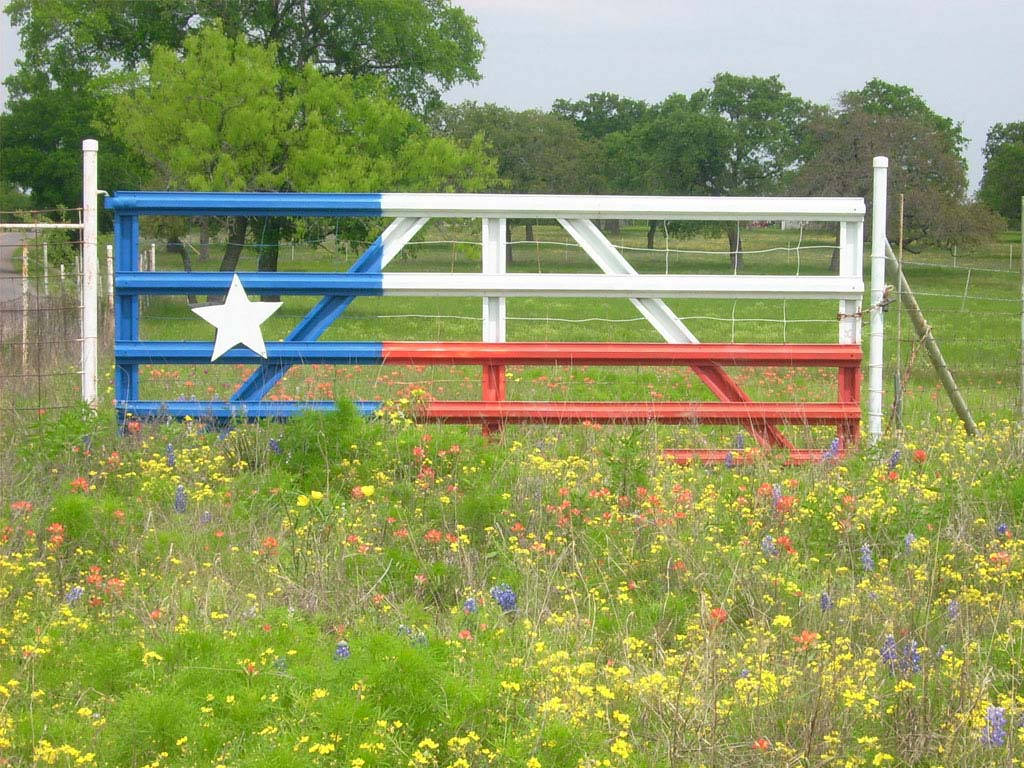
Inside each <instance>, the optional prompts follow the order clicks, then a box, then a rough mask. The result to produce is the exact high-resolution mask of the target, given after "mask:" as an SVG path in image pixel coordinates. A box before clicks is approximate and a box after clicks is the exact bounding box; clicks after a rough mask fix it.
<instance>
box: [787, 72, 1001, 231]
mask: <svg viewBox="0 0 1024 768" xmlns="http://www.w3.org/2000/svg"><path fill="white" fill-rule="evenodd" d="M872 82H879V81H872ZM869 85H871V84H870V83H869ZM891 90H892V91H894V92H897V93H901V94H902V93H905V91H908V90H909V89H904V88H902V87H896V86H894V87H892V89H891ZM886 92H888V91H886ZM860 93H861V92H859V91H858V92H854V94H855V95H854V96H851V95H850V94H844V95H843V96H842V97H841V99H840V108H839V109H838V110H837V111H835V112H832V113H829V114H827V115H824V116H822V117H820V118H818V119H816V120H814V121H812V125H811V126H810V130H811V141H812V145H813V153H812V155H811V157H810V158H809V159H808V160H807V161H806V162H805V163H804V165H803V166H802V167H801V168H800V171H799V173H798V174H797V176H796V178H795V179H794V180H793V183H792V185H791V186H790V190H791V191H792V192H793V193H795V194H815V195H850V196H856V197H863V198H865V200H867V201H868V213H869V219H870V210H871V208H870V201H871V193H872V162H871V161H872V158H873V157H875V156H878V155H885V156H887V157H888V158H889V190H890V191H889V196H888V199H889V210H888V213H887V221H888V223H889V228H890V231H895V229H896V228H897V227H898V226H899V218H898V217H899V197H900V194H903V196H904V243H905V244H906V245H907V246H908V247H910V248H911V249H916V248H919V247H920V246H922V245H925V244H932V245H938V246H940V247H947V248H952V247H953V246H955V245H961V246H962V245H966V244H970V243H972V242H977V241H979V240H981V239H984V238H986V237H989V236H990V235H991V234H992V232H994V231H995V229H996V228H997V227H998V221H997V219H996V218H995V217H993V216H992V215H991V214H990V213H988V212H987V209H985V208H984V207H983V206H979V205H976V204H969V203H967V201H966V190H967V175H966V163H965V162H964V159H963V157H962V156H961V155H960V154H959V152H958V151H957V149H956V147H957V144H956V142H955V141H954V138H955V136H954V134H955V132H956V131H952V130H950V128H949V126H950V125H952V121H946V120H945V119H943V118H941V116H936V115H935V114H934V113H933V112H931V110H930V109H929V108H928V107H927V105H925V104H924V102H923V101H921V100H920V98H919V97H917V96H916V94H913V92H912V91H910V93H911V94H913V98H908V99H906V100H905V102H903V103H910V104H912V105H915V106H914V108H913V109H906V108H903V107H900V108H898V109H894V110H893V111H892V112H886V111H883V110H882V108H881V106H879V104H880V103H881V102H873V104H872V106H871V107H870V109H865V108H864V107H863V103H864V101H863V99H862V98H861V97H860V96H859V95H857V94H860ZM921 105H923V106H921ZM957 130H958V129H957Z"/></svg>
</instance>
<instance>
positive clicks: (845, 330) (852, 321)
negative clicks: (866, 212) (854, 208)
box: [839, 221, 864, 344]
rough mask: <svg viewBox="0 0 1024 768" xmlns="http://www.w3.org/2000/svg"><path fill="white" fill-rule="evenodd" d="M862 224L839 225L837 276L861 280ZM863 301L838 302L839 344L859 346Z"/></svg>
mask: <svg viewBox="0 0 1024 768" xmlns="http://www.w3.org/2000/svg"><path fill="white" fill-rule="evenodd" d="M863 261H864V223H863V222H853V221H847V222H840V224H839V274H840V276H842V277H853V278H857V279H863V277H862V275H863V270H864V264H863ZM862 304H863V299H862V297H861V296H858V297H857V298H855V299H843V300H841V301H840V302H839V314H840V319H839V343H840V344H860V341H861V328H862V326H863V323H862V321H861V317H860V311H861V305H862Z"/></svg>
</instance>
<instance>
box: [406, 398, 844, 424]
mask: <svg viewBox="0 0 1024 768" xmlns="http://www.w3.org/2000/svg"><path fill="white" fill-rule="evenodd" d="M417 416H418V417H419V418H420V419H421V420H423V421H441V422H448V423H452V424H495V423H532V424H563V423H580V422H585V421H587V422H593V423H601V424H627V423H634V424H635V423H643V422H649V421H657V422H661V423H664V424H697V423H701V424H740V425H745V426H754V425H764V424H794V423H795V424H834V425H840V424H844V423H846V422H849V421H851V420H853V419H860V406H859V405H854V404H844V403H763V402H756V403H755V402H732V403H663V402H647V403H609V402H500V403H499V402H472V401H468V402H467V401H450V400H449V401H435V402H431V403H427V404H426V405H424V406H423V407H422V409H421V410H420V411H419V412H418V413H417Z"/></svg>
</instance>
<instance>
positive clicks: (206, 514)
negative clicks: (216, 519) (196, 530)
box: [199, 509, 213, 525]
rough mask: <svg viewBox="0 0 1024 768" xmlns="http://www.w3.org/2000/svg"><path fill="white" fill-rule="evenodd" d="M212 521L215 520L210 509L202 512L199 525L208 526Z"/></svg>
mask: <svg viewBox="0 0 1024 768" xmlns="http://www.w3.org/2000/svg"><path fill="white" fill-rule="evenodd" d="M212 519H213V513H212V512H210V510H208V509H204V510H203V511H202V512H200V513H199V524H200V525H207V524H208V523H209V522H210V520H212Z"/></svg>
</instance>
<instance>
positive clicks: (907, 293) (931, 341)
mask: <svg viewBox="0 0 1024 768" xmlns="http://www.w3.org/2000/svg"><path fill="white" fill-rule="evenodd" d="M885 254H886V256H887V257H888V258H887V259H886V262H885V265H886V271H887V273H888V276H889V279H891V280H894V281H896V282H897V285H898V286H899V287H898V293H899V295H900V300H901V301H902V302H903V308H904V309H906V310H907V314H908V315H910V320H911V321H912V322H913V323H914V330H915V331H916V332H917V338H918V339H920V340H921V342H922V343H923V344H924V348H925V350H926V351H927V352H928V357H929V358H930V359H931V361H932V367H934V368H935V372H936V373H937V374H938V376H939V381H941V382H942V386H943V388H944V389H945V390H946V394H947V395H948V396H949V401H950V402H951V403H952V404H953V408H954V409H955V410H956V413H957V416H959V417H960V421H962V422H963V423H964V429H965V430H966V431H967V434H968V435H970V436H971V437H974V436H975V435H977V434H978V426H977V424H975V423H974V417H973V416H971V410H970V409H969V408H968V407H967V403H966V402H965V401H964V398H963V395H962V394H960V389H959V387H957V385H956V379H954V378H953V372H952V371H950V370H949V366H948V365H946V360H945V358H944V357H943V356H942V351H941V350H940V349H939V344H938V342H936V341H935V337H934V336H933V335H932V327H931V326H930V325H928V322H927V321H926V320H925V319H924V313H923V312H922V311H921V307H920V305H919V304H918V303H917V298H916V297H915V296H914V292H913V291H912V290H910V284H909V283H908V282H907V278H906V277H905V276H904V275H903V270H902V269H900V267H899V261H898V260H897V258H896V254H895V253H893V252H892V246H891V245H890V244H889V241H888V240H886V242H885Z"/></svg>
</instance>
